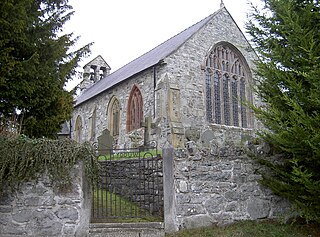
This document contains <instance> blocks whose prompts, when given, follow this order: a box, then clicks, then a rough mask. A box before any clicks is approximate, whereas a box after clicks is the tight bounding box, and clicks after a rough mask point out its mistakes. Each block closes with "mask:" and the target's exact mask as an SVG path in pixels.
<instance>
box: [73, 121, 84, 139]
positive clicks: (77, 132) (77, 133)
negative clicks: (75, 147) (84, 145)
mask: <svg viewBox="0 0 320 237" xmlns="http://www.w3.org/2000/svg"><path fill="white" fill-rule="evenodd" d="M74 140H76V141H77V142H79V143H80V142H81V140H82V119H81V117H80V116H78V117H77V119H76V123H75V125H74Z"/></svg>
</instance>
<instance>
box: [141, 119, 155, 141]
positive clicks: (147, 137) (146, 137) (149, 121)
mask: <svg viewBox="0 0 320 237" xmlns="http://www.w3.org/2000/svg"><path fill="white" fill-rule="evenodd" d="M141 126H142V127H144V139H143V146H144V147H148V146H149V145H150V133H151V129H152V128H154V127H155V124H154V123H152V118H151V117H150V116H148V117H146V118H145V120H144V122H142V123H141Z"/></svg>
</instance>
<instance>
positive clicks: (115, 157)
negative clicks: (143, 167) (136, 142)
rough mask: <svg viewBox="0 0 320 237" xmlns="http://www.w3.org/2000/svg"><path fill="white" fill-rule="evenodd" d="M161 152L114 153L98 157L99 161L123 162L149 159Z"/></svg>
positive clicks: (154, 150) (153, 150)
mask: <svg viewBox="0 0 320 237" xmlns="http://www.w3.org/2000/svg"><path fill="white" fill-rule="evenodd" d="M161 153H162V152H161V150H156V149H152V150H149V151H141V152H139V151H137V152H130V151H129V152H127V151H122V152H120V151H119V152H115V153H113V154H107V155H100V156H99V157H98V160H99V161H104V160H123V159H132V158H139V157H140V158H150V157H156V156H157V155H160V156H161Z"/></svg>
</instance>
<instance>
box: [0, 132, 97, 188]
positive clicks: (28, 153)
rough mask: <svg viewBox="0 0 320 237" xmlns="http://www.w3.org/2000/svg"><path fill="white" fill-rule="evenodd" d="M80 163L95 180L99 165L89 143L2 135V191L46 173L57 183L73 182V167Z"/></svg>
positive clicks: (91, 178)
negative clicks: (71, 174)
mask: <svg viewBox="0 0 320 237" xmlns="http://www.w3.org/2000/svg"><path fill="white" fill-rule="evenodd" d="M79 162H82V163H83V165H84V169H85V173H86V177H87V178H88V179H89V180H90V181H94V180H96V179H97V173H98V166H99V164H98V161H97V157H96V154H95V150H94V148H93V147H92V146H91V145H90V144H88V143H84V144H79V143H77V142H75V141H73V140H71V139H62V140H50V139H45V138H41V139H30V138H28V137H26V136H23V135H22V136H20V137H18V138H10V137H5V136H1V135H0V193H1V192H2V191H3V190H4V188H7V187H9V188H10V189H11V191H12V190H15V189H17V188H18V187H19V185H20V184H22V183H24V182H28V181H32V180H36V179H37V178H39V177H41V176H42V175H44V174H45V175H47V176H48V177H49V178H50V180H51V181H52V183H53V185H54V186H56V187H58V188H62V187H66V186H67V185H70V184H71V182H72V180H71V176H70V171H71V169H72V168H73V167H74V166H75V165H76V164H77V163H79Z"/></svg>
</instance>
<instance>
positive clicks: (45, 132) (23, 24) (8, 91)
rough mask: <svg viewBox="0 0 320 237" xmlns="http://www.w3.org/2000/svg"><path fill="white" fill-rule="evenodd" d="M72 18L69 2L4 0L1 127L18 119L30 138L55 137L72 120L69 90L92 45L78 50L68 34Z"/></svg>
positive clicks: (0, 29)
mask: <svg viewBox="0 0 320 237" xmlns="http://www.w3.org/2000/svg"><path fill="white" fill-rule="evenodd" d="M72 14H73V11H72V7H71V6H70V5H68V0H1V1H0V122H1V124H0V125H1V126H7V125H8V121H9V123H12V120H13V118H18V119H17V120H18V121H19V123H20V125H21V129H22V132H23V133H24V134H26V135H29V136H31V137H42V136H46V137H51V136H53V135H54V134H56V133H57V132H58V131H59V130H60V126H61V124H62V123H63V122H64V121H66V120H68V119H70V117H71V112H72V108H73V98H72V94H71V92H68V91H66V90H65V89H64V86H65V84H66V82H68V81H69V80H70V79H71V78H72V76H73V75H74V74H75V73H76V68H77V66H78V63H79V61H80V60H81V58H82V57H84V56H86V55H87V54H88V53H89V52H90V44H88V45H86V46H84V47H82V48H80V49H78V50H74V46H75V44H76V42H77V40H78V37H74V36H73V34H63V32H62V30H63V26H64V24H65V23H66V22H67V21H68V20H69V19H70V17H71V16H72ZM11 125H12V124H11Z"/></svg>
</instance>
